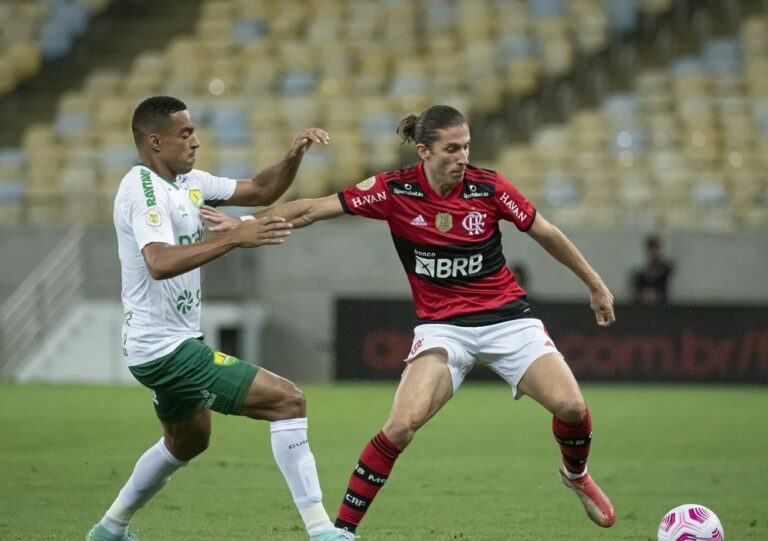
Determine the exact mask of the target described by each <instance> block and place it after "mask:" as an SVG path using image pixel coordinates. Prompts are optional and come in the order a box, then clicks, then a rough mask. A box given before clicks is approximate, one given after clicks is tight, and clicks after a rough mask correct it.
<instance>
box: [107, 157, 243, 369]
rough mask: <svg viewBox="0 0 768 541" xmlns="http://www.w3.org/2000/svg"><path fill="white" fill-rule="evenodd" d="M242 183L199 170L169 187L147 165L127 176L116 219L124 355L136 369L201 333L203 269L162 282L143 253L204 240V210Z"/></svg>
mask: <svg viewBox="0 0 768 541" xmlns="http://www.w3.org/2000/svg"><path fill="white" fill-rule="evenodd" d="M236 183H237V181H236V180H233V179H231V178H223V177H215V176H213V175H211V174H210V173H206V172H205V171H199V170H196V169H193V170H192V171H190V172H189V173H187V174H186V175H179V176H178V177H176V181H175V182H170V181H168V180H165V179H164V178H162V177H161V176H160V175H158V174H157V173H155V172H154V171H152V170H151V169H150V168H149V167H147V166H145V165H135V166H134V167H133V169H131V170H130V171H129V172H128V174H127V175H125V177H123V180H122V182H121V183H120V188H119V189H118V191H117V195H116V196H115V208H114V213H113V219H114V222H115V230H116V231H117V243H118V253H119V256H120V272H121V274H122V280H123V286H122V294H121V298H122V302H123V312H124V316H125V317H124V322H123V355H124V356H125V358H126V360H127V361H128V365H129V366H134V365H138V364H142V363H145V362H148V361H151V360H153V359H157V358H158V357H162V356H163V355H167V354H168V353H170V352H172V351H173V350H174V349H175V348H176V347H177V346H178V345H179V344H181V343H182V342H183V341H184V340H186V339H188V338H196V337H199V336H202V333H201V332H200V299H201V298H202V293H201V291H200V269H195V270H192V271H189V272H187V273H184V274H181V275H179V276H176V277H174V278H169V279H166V280H155V279H153V278H152V276H150V274H149V270H148V269H147V265H146V263H145V262H144V257H143V256H142V255H141V250H142V248H144V246H146V245H147V244H149V243H151V242H163V243H165V244H171V245H181V244H192V243H195V242H200V241H201V240H202V239H203V221H202V218H201V217H200V207H201V206H203V204H204V203H207V204H209V205H216V204H218V203H220V202H222V201H225V200H227V199H229V198H230V197H232V194H233V193H234V192H235V184H236Z"/></svg>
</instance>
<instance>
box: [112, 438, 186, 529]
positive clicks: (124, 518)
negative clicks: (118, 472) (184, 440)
mask: <svg viewBox="0 0 768 541" xmlns="http://www.w3.org/2000/svg"><path fill="white" fill-rule="evenodd" d="M187 464H188V462H184V461H182V460H179V459H178V458H176V457H174V456H173V455H172V454H171V452H170V451H169V450H168V449H167V448H166V447H165V438H160V441H158V442H157V443H156V444H154V445H153V446H152V447H150V448H149V449H147V451H146V452H145V453H144V454H143V455H141V458H139V460H138V462H136V467H135V468H134V469H133V473H132V474H131V476H130V477H129V478H128V481H126V483H125V486H123V488H122V489H121V490H120V494H118V495H117V498H116V499H115V501H114V503H112V505H111V506H110V508H109V509H108V510H107V512H106V514H105V515H104V517H103V518H102V519H101V521H100V524H101V525H102V526H103V527H104V528H105V529H106V530H108V531H109V532H111V533H113V534H115V535H122V534H124V533H125V531H126V530H127V529H128V522H129V521H130V520H131V517H133V514H134V513H135V512H136V511H138V510H139V509H141V508H142V507H144V504H146V503H147V502H148V501H149V500H150V499H151V498H152V496H154V495H155V494H157V492H158V491H159V490H160V489H161V488H163V486H165V484H166V483H167V482H168V480H169V479H170V478H171V474H173V472H175V471H176V470H178V469H179V468H181V467H182V466H186V465H187Z"/></svg>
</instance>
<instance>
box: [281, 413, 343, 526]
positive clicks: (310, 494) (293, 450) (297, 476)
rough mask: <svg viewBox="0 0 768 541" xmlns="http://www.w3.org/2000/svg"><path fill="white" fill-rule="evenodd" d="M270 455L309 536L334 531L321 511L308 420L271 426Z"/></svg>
mask: <svg viewBox="0 0 768 541" xmlns="http://www.w3.org/2000/svg"><path fill="white" fill-rule="evenodd" d="M270 432H271V434H272V454H274V456H275V462H277V466H278V467H279V468H280V471H281V472H282V473H283V477H285V481H286V482H287V483H288V488H289V489H290V491H291V495H292V496H293V501H294V502H295V503H296V507H297V508H298V509H299V513H300V514H301V518H302V520H304V525H305V526H306V528H307V532H309V534H310V535H312V534H315V533H319V532H323V531H326V530H331V529H333V524H331V519H330V518H329V517H328V513H326V512H325V508H324V507H323V503H322V502H323V492H322V491H321V490H320V481H319V479H318V477H317V467H316V466H315V457H314V456H312V451H310V449H309V442H308V440H307V418H306V417H301V418H298V419H287V420H285V421H275V422H273V423H271V424H270Z"/></svg>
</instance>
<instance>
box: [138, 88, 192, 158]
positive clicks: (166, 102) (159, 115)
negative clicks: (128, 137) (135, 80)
mask: <svg viewBox="0 0 768 541" xmlns="http://www.w3.org/2000/svg"><path fill="white" fill-rule="evenodd" d="M186 108H187V106H186V105H185V104H184V102H183V101H181V100H179V99H176V98H172V97H170V96H153V97H151V98H147V99H145V100H144V101H142V102H141V103H140V104H139V105H138V106H137V107H136V109H135V110H134V111H133V120H132V121H131V129H132V130H133V140H134V142H135V143H136V146H139V145H140V144H141V141H142V140H143V139H144V137H146V136H147V135H148V134H150V133H155V132H159V131H162V130H163V128H165V126H166V124H167V123H168V120H169V119H170V116H171V115H172V114H173V113H177V112H179V111H184V110H186Z"/></svg>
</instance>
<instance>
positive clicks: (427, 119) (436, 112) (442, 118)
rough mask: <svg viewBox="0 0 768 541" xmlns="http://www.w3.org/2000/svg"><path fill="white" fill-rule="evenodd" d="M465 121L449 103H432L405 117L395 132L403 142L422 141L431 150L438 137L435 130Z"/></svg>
mask: <svg viewBox="0 0 768 541" xmlns="http://www.w3.org/2000/svg"><path fill="white" fill-rule="evenodd" d="M466 123H467V119H466V118H464V115H462V114H461V113H460V112H459V111H458V110H457V109H454V108H453V107H451V106H450V105H433V106H432V107H430V108H429V109H427V110H426V111H424V112H422V113H421V114H420V115H419V116H416V115H408V116H407V117H405V118H404V119H403V120H402V122H400V126H398V128H397V134H398V135H399V136H400V137H402V138H403V142H404V143H407V142H408V141H413V142H414V143H422V144H424V145H425V146H426V147H427V148H428V149H430V150H431V149H432V143H434V142H435V141H436V140H437V139H438V135H437V130H444V129H446V128H451V127H453V126H460V125H462V124H466Z"/></svg>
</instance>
